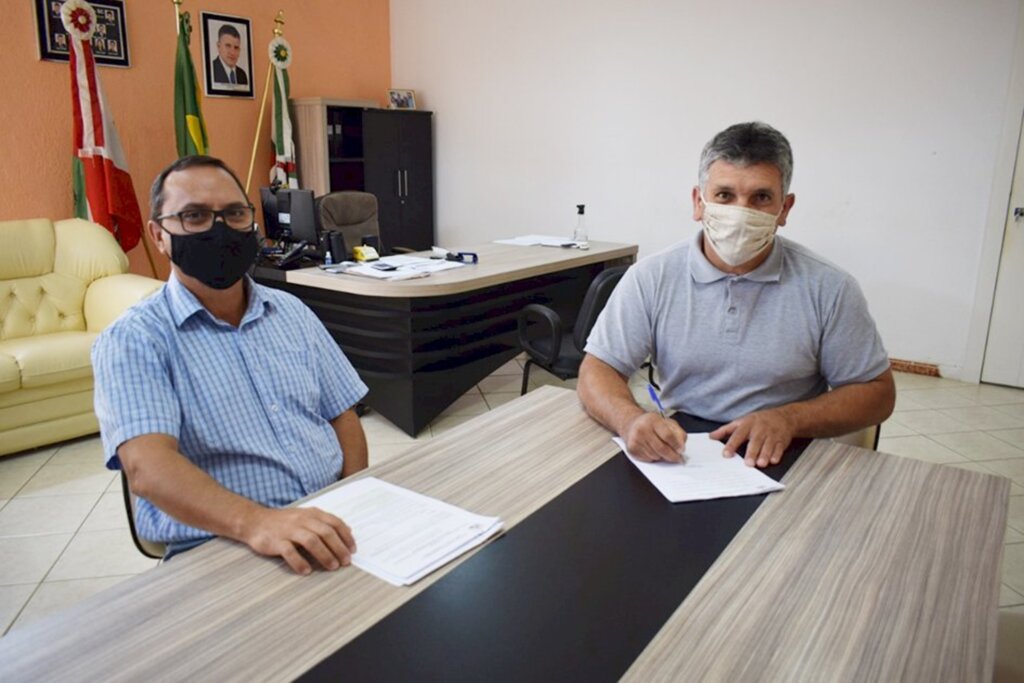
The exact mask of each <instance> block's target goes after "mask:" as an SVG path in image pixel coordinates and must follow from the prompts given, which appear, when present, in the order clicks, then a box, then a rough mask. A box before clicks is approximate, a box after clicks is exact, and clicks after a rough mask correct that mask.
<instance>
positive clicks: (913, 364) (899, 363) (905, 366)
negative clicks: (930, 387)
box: [889, 358, 942, 377]
mask: <svg viewBox="0 0 1024 683" xmlns="http://www.w3.org/2000/svg"><path fill="white" fill-rule="evenodd" d="M889 365H890V366H892V369H893V372H908V373H910V374H912V375H925V376H926V377H942V375H941V374H939V366H938V365H935V364H933V363H918V362H917V361H913V360H900V359H898V358H890V359H889Z"/></svg>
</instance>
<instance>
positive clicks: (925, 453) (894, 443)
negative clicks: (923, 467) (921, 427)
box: [878, 435, 967, 465]
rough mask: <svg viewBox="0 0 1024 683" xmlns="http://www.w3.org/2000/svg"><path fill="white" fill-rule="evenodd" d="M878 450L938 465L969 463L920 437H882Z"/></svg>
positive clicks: (956, 454)
mask: <svg viewBox="0 0 1024 683" xmlns="http://www.w3.org/2000/svg"><path fill="white" fill-rule="evenodd" d="M878 450H879V452H881V453H892V454H893V455H901V456H903V457H906V458H914V459H915V460H923V461H925V462H930V463H935V464H937V465H945V464H947V463H958V462H966V461H967V458H965V457H964V456H962V455H960V454H959V453H955V452H953V451H951V450H949V449H948V448H946V447H945V446H942V445H940V444H937V443H935V442H934V441H932V440H931V439H929V438H928V437H926V436H920V435H916V436H894V437H882V438H880V439H879V440H878Z"/></svg>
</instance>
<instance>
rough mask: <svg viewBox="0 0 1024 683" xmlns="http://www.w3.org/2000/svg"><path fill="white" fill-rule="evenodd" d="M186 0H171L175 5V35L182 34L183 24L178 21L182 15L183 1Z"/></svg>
mask: <svg viewBox="0 0 1024 683" xmlns="http://www.w3.org/2000/svg"><path fill="white" fill-rule="evenodd" d="M183 1H184V0H171V4H172V5H174V35H180V34H181V24H180V23H179V22H178V18H179V17H180V16H181V3H182V2H183Z"/></svg>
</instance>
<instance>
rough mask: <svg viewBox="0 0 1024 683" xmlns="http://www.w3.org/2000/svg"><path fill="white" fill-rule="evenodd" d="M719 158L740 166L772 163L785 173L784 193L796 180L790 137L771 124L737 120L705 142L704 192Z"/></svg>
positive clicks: (700, 177)
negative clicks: (710, 172)
mask: <svg viewBox="0 0 1024 683" xmlns="http://www.w3.org/2000/svg"><path fill="white" fill-rule="evenodd" d="M718 160H722V161H727V162H728V163H730V164H735V165H736V166H753V165H754V164H771V165H772V166H774V167H775V168H777V169H779V175H781V176H782V192H783V194H786V193H788V192H789V183H790V181H792V180H793V150H792V148H790V146H789V140H787V139H786V136H785V135H783V134H782V133H780V132H779V131H777V130H775V129H774V128H772V127H771V126H769V125H768V124H767V123H761V122H760V121H751V122H749V123H737V124H735V125H733V126H729V127H728V128H726V129H725V130H723V131H722V132H721V133H719V134H718V135H716V136H715V137H713V138H711V141H710V142H708V144H706V145H704V151H703V152H701V155H700V168H699V170H698V176H697V177H698V182H699V184H700V189H701V192H703V191H704V186H705V185H707V182H708V169H710V168H711V164H713V163H715V162H716V161H718Z"/></svg>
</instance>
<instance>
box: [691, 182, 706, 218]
mask: <svg viewBox="0 0 1024 683" xmlns="http://www.w3.org/2000/svg"><path fill="white" fill-rule="evenodd" d="M690 195H691V199H693V220H695V221H698V222H699V221H700V220H701V219H702V218H704V201H703V200H702V199H701V198H700V187H699V186H696V185H695V186H694V188H693V192H691V193H690Z"/></svg>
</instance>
